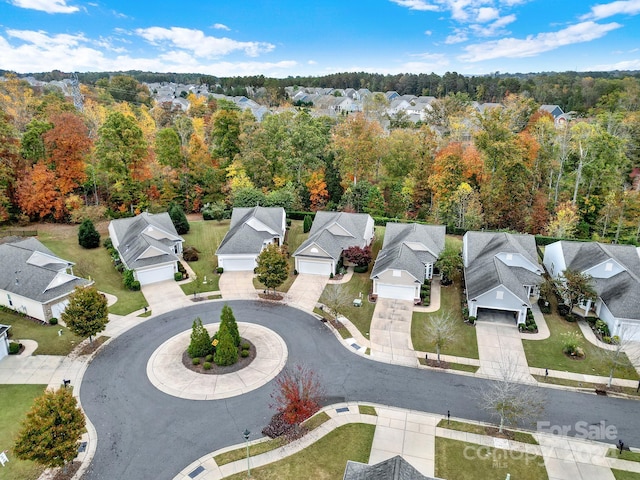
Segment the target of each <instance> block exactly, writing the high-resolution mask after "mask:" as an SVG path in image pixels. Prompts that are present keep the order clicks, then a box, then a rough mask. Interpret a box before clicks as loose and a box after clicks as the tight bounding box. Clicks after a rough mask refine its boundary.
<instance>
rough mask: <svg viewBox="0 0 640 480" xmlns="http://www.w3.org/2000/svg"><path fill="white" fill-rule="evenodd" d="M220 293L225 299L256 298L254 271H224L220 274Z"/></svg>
mask: <svg viewBox="0 0 640 480" xmlns="http://www.w3.org/2000/svg"><path fill="white" fill-rule="evenodd" d="M219 288H220V293H221V294H222V298H223V299H224V300H256V299H257V298H258V292H257V291H256V289H255V287H254V286H253V272H224V273H223V274H222V275H221V276H220V286H219Z"/></svg>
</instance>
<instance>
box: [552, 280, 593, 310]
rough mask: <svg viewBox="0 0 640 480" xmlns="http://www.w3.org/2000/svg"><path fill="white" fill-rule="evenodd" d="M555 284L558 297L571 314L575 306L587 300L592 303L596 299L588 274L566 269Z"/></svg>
mask: <svg viewBox="0 0 640 480" xmlns="http://www.w3.org/2000/svg"><path fill="white" fill-rule="evenodd" d="M555 283H556V287H557V288H558V291H559V292H560V295H561V296H562V298H563V299H564V301H565V302H567V304H568V305H569V312H572V311H573V307H575V306H576V305H580V304H581V303H584V302H586V301H589V300H591V301H592V302H593V301H595V300H596V298H597V297H598V294H597V293H596V290H595V288H594V286H593V278H592V277H591V275H589V274H588V273H582V272H578V271H575V270H570V269H567V270H565V271H564V272H562V275H561V276H560V277H558V279H557V280H556V281H555Z"/></svg>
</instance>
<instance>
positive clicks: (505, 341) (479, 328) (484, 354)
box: [476, 313, 535, 383]
mask: <svg viewBox="0 0 640 480" xmlns="http://www.w3.org/2000/svg"><path fill="white" fill-rule="evenodd" d="M484 315H485V317H484V318H485V319H484V320H479V321H477V322H476V333H477V337H478V354H479V356H480V369H479V370H478V374H480V375H483V376H486V377H489V378H495V379H498V380H503V379H508V380H514V381H517V382H523V383H535V380H534V378H533V377H532V376H531V374H530V373H529V366H528V364H527V357H526V356H525V354H524V347H523V346H522V340H521V339H520V333H519V332H518V328H517V327H516V325H515V323H513V322H511V321H504V320H502V319H501V318H500V317H496V318H491V317H489V313H485V314H484Z"/></svg>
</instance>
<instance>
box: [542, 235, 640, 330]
mask: <svg viewBox="0 0 640 480" xmlns="http://www.w3.org/2000/svg"><path fill="white" fill-rule="evenodd" d="M543 263H544V266H545V268H546V269H547V272H549V275H551V277H552V278H559V277H561V276H562V275H563V273H564V272H565V270H573V271H577V272H580V273H585V274H588V275H590V276H591V277H592V278H593V286H594V288H595V290H596V293H597V294H598V298H597V299H596V301H595V302H594V303H592V302H591V301H587V302H586V303H585V304H584V305H581V306H580V308H582V309H583V310H584V313H585V315H586V314H588V313H589V311H590V310H593V311H595V313H596V315H597V316H598V317H600V319H602V320H604V321H605V322H606V323H607V325H608V326H609V331H610V332H611V335H618V336H620V337H624V338H625V339H628V340H636V341H640V256H639V251H638V249H637V248H636V247H634V246H633V245H611V244H603V243H598V242H569V241H564V240H563V241H559V242H555V243H552V244H551V245H547V247H546V248H545V250H544V260H543Z"/></svg>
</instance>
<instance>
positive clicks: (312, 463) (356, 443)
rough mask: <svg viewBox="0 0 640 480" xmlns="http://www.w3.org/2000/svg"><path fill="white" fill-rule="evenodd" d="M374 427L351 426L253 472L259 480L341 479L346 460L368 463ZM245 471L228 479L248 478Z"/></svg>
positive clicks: (333, 432) (252, 475) (356, 424)
mask: <svg viewBox="0 0 640 480" xmlns="http://www.w3.org/2000/svg"><path fill="white" fill-rule="evenodd" d="M375 428H376V427H375V425H366V424H363V423H352V424H349V425H344V426H342V427H338V428H337V429H335V430H333V431H332V432H331V433H329V434H328V435H326V436H324V437H322V438H321V439H320V440H318V441H317V442H316V443H314V444H313V445H311V446H309V447H307V448H305V449H304V450H302V451H300V452H298V453H296V454H294V455H292V456H290V457H287V458H284V459H282V460H280V461H278V462H275V463H271V464H269V465H265V466H263V467H258V468H255V469H251V477H252V478H254V479H256V480H294V479H296V480H297V479H299V478H313V479H321V480H322V479H340V478H342V477H343V474H344V469H345V467H346V464H347V460H354V461H356V462H362V463H367V462H368V461H369V452H370V450H371V444H372V442H373V434H374V432H375ZM246 476H247V473H246V472H242V473H238V474H235V475H232V476H230V477H227V478H228V479H233V480H240V479H244V478H246Z"/></svg>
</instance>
